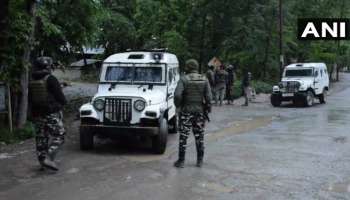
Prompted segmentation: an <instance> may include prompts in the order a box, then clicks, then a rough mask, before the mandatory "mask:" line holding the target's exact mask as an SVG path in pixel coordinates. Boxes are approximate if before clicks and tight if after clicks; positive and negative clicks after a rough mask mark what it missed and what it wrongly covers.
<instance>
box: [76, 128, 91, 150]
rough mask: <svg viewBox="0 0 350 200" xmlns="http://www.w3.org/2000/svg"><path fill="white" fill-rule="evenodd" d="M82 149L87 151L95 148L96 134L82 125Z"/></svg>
mask: <svg viewBox="0 0 350 200" xmlns="http://www.w3.org/2000/svg"><path fill="white" fill-rule="evenodd" d="M79 131H80V149H81V150H84V151H87V150H91V149H93V148H94V134H93V132H92V131H91V129H89V128H87V127H80V130H79Z"/></svg>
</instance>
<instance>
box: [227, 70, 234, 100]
mask: <svg viewBox="0 0 350 200" xmlns="http://www.w3.org/2000/svg"><path fill="white" fill-rule="evenodd" d="M234 70H235V69H234V67H233V66H232V65H229V66H228V67H227V69H226V71H227V74H228V77H227V83H226V99H227V104H231V103H233V92H232V90H233V88H232V87H233V84H234V82H235V71H234Z"/></svg>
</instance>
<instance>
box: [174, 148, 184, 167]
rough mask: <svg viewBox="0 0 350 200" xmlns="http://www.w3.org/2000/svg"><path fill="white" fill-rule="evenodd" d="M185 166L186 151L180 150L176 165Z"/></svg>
mask: <svg viewBox="0 0 350 200" xmlns="http://www.w3.org/2000/svg"><path fill="white" fill-rule="evenodd" d="M184 166H185V152H179V159H178V160H177V161H176V162H175V163H174V167H177V168H184Z"/></svg>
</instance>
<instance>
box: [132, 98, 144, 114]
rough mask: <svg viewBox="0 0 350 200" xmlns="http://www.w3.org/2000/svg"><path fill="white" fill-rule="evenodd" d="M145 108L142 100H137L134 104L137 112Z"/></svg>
mask: <svg viewBox="0 0 350 200" xmlns="http://www.w3.org/2000/svg"><path fill="white" fill-rule="evenodd" d="M145 107H146V102H145V101H143V100H137V101H135V103H134V108H135V110H137V111H139V112H141V111H143V110H144V109H145Z"/></svg>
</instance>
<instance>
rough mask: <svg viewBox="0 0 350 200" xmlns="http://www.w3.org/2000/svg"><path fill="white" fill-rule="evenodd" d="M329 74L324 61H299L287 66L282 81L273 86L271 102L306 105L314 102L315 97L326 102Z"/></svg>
mask: <svg viewBox="0 0 350 200" xmlns="http://www.w3.org/2000/svg"><path fill="white" fill-rule="evenodd" d="M328 90H329V76H328V72H327V66H326V64H324V63H298V64H291V65H288V66H286V67H285V70H284V72H283V78H282V82H280V83H279V85H278V86H277V85H276V86H274V87H273V93H272V95H271V104H272V105H273V106H274V107H278V106H280V105H281V103H282V102H283V101H293V103H294V104H295V105H300V104H302V105H304V106H306V107H309V106H312V105H313V104H314V100H315V98H318V99H319V100H320V103H322V104H324V103H326V97H327V92H328Z"/></svg>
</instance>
